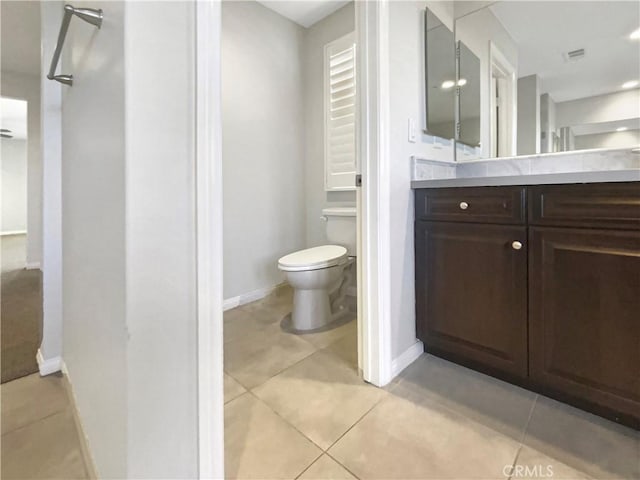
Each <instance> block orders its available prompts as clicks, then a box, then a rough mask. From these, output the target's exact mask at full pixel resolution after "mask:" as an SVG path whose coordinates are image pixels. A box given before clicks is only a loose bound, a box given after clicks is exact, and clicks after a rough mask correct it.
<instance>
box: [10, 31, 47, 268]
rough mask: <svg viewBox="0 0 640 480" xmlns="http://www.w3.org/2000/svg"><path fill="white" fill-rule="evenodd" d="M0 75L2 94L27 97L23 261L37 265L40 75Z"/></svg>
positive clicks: (39, 255) (39, 237)
mask: <svg viewBox="0 0 640 480" xmlns="http://www.w3.org/2000/svg"><path fill="white" fill-rule="evenodd" d="M4 41H5V39H4V38H3V42H4ZM0 77H1V82H2V83H1V84H0V93H1V94H2V96H3V97H11V98H17V99H21V100H26V101H27V142H28V147H27V232H28V233H27V264H28V265H39V264H40V261H41V259H42V161H41V158H40V78H39V77H38V76H37V75H29V74H24V73H16V72H5V71H3V72H2V75H0Z"/></svg>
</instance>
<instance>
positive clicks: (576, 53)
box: [564, 48, 584, 62]
mask: <svg viewBox="0 0 640 480" xmlns="http://www.w3.org/2000/svg"><path fill="white" fill-rule="evenodd" d="M583 58H584V48H579V49H578V50H571V51H570V52H567V53H565V54H564V59H565V61H567V62H577V61H578V60H582V59H583Z"/></svg>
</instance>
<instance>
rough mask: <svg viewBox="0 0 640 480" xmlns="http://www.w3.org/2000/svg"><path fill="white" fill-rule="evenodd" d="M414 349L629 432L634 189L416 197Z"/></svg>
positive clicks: (635, 301)
mask: <svg viewBox="0 0 640 480" xmlns="http://www.w3.org/2000/svg"><path fill="white" fill-rule="evenodd" d="M415 252H416V320H417V331H418V337H419V338H420V339H421V340H422V341H423V343H424V345H425V350H426V351H427V352H430V353H433V354H435V355H439V356H442V357H445V358H447V359H449V360H452V361H455V362H458V363H461V364H463V365H466V366H469V367H471V368H475V369H477V370H480V371H483V372H485V373H489V374H491V375H494V376H497V377H500V378H503V379H505V380H509V381H512V382H514V383H517V384H519V385H522V386H525V387H528V388H530V389H532V390H536V391H539V392H541V393H543V394H546V395H549V396H552V397H555V398H557V399H559V400H562V401H566V402H568V403H572V404H574V405H576V406H578V407H581V408H584V409H587V410H591V411H593V412H595V413H598V414H600V415H604V416H607V417H609V418H612V419H615V420H617V421H620V422H622V423H625V424H627V425H631V426H634V427H635V428H638V426H639V425H640V185H639V184H638V183H620V184H582V185H549V186H531V187H478V188H475V187H474V188H439V189H422V190H416V224H415Z"/></svg>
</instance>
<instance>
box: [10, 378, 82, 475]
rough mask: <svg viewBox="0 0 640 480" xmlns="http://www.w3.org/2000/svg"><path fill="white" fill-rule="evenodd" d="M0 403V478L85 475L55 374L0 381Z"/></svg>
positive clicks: (68, 410) (60, 381) (60, 380)
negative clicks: (5, 381)
mask: <svg viewBox="0 0 640 480" xmlns="http://www.w3.org/2000/svg"><path fill="white" fill-rule="evenodd" d="M0 402H1V405H2V408H1V420H2V439H1V445H0V461H1V467H0V470H1V475H0V477H1V478H2V479H3V480H9V479H84V478H88V474H87V470H86V468H85V465H84V460H83V457H82V450H81V445H80V439H79V438H78V433H77V430H76V427H75V423H74V421H73V415H72V411H71V404H70V402H69V399H68V397H67V393H66V390H65V388H64V384H63V378H62V376H61V375H49V376H47V377H40V375H38V374H34V375H29V376H27V377H22V378H19V379H17V380H13V381H11V382H8V383H4V384H2V386H0Z"/></svg>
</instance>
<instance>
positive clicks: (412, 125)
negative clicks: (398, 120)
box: [407, 118, 416, 143]
mask: <svg viewBox="0 0 640 480" xmlns="http://www.w3.org/2000/svg"><path fill="white" fill-rule="evenodd" d="M407 130H408V138H407V139H408V140H409V141H410V142H411V143H416V122H415V120H414V119H413V118H409V121H408V122H407Z"/></svg>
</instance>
